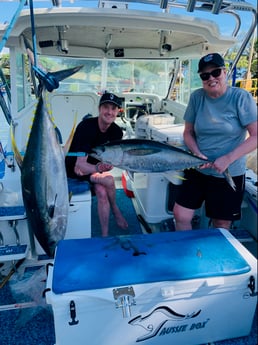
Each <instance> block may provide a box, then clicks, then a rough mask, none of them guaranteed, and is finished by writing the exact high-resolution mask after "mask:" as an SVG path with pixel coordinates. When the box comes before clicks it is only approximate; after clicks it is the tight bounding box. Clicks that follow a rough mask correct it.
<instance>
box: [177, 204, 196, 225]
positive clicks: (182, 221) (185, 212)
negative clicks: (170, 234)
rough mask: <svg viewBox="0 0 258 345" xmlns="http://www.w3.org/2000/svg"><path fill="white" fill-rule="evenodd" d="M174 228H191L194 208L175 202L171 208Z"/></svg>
mask: <svg viewBox="0 0 258 345" xmlns="http://www.w3.org/2000/svg"><path fill="white" fill-rule="evenodd" d="M173 213H174V217H175V223H176V224H175V225H176V230H191V229H192V223H191V222H192V219H193V216H194V210H192V209H190V208H186V207H183V206H180V205H179V204H177V203H175V205H174V209H173Z"/></svg>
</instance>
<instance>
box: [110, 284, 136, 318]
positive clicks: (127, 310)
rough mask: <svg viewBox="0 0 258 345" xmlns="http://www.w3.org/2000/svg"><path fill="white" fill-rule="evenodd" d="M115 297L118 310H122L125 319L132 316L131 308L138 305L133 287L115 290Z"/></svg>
mask: <svg viewBox="0 0 258 345" xmlns="http://www.w3.org/2000/svg"><path fill="white" fill-rule="evenodd" d="M113 296H114V299H115V300H116V301H117V302H116V308H122V312H123V317H130V316H131V306H132V305H136V302H135V300H134V297H135V293H134V289H133V287H132V286H130V287H128V286H127V287H122V288H117V289H113Z"/></svg>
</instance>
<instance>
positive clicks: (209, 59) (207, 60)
mask: <svg viewBox="0 0 258 345" xmlns="http://www.w3.org/2000/svg"><path fill="white" fill-rule="evenodd" d="M210 65H214V66H216V67H224V66H225V61H224V59H223V57H222V56H221V55H220V54H218V53H213V54H208V55H205V56H203V57H202V58H201V60H200V61H199V65H198V73H200V72H201V71H202V70H203V69H204V68H205V67H207V66H210Z"/></svg>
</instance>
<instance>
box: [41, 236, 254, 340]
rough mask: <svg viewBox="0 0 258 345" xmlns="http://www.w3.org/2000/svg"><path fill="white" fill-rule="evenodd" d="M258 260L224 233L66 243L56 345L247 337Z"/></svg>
mask: <svg viewBox="0 0 258 345" xmlns="http://www.w3.org/2000/svg"><path fill="white" fill-rule="evenodd" d="M256 279H257V260H256V259H255V258H254V257H253V256H252V255H251V254H250V253H249V252H248V251H247V250H246V249H245V248H244V247H243V246H242V245H241V244H240V242H239V241H237V240H236V239H235V238H234V237H233V236H232V235H231V234H230V233H229V232H228V231H226V230H222V229H209V230H206V229H205V230H194V231H184V232H170V233H156V234H151V235H132V236H119V237H107V238H88V239H75V240H63V241H60V243H59V244H58V247H57V250H56V256H55V260H54V266H53V268H52V269H51V270H50V272H49V275H48V281H47V287H48V288H49V289H50V291H49V292H47V303H49V304H51V305H52V309H53V312H54V322H55V333H56V345H71V344H76V345H85V344H90V345H133V344H139V343H140V344H141V343H142V344H144V345H145V344H147V345H168V344H175V345H186V344H187V345H191V344H203V343H207V342H211V341H218V340H223V339H227V338H234V337H241V336H245V335H248V334H249V332H250V330H251V327H252V321H253V317H254V313H255V307H256V303H257V290H256V289H257V287H256V286H257V282H256Z"/></svg>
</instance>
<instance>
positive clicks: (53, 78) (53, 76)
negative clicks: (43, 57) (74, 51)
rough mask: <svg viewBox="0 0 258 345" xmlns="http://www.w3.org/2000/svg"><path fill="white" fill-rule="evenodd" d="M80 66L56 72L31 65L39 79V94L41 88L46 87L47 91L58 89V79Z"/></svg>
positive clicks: (74, 71) (63, 77)
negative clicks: (46, 71) (45, 70)
mask: <svg viewBox="0 0 258 345" xmlns="http://www.w3.org/2000/svg"><path fill="white" fill-rule="evenodd" d="M82 67H83V65H81V66H76V67H73V68H68V69H64V70H61V71H57V72H48V73H45V72H43V71H42V70H41V69H39V68H38V67H36V66H33V69H34V71H35V74H36V76H37V78H38V79H39V81H40V91H39V94H40V93H41V91H42V89H43V88H45V89H47V91H48V92H52V91H53V90H54V89H58V87H59V82H60V81H62V80H63V79H65V78H68V77H70V76H71V75H73V74H74V73H76V72H78V71H79V70H80V69H81V68H82Z"/></svg>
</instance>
